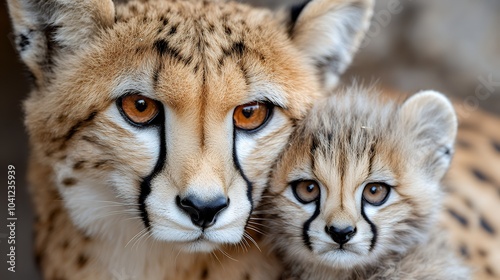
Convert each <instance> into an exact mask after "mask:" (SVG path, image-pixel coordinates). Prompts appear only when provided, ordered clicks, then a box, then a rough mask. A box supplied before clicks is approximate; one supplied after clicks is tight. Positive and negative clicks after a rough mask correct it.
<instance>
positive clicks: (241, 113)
mask: <svg viewBox="0 0 500 280" xmlns="http://www.w3.org/2000/svg"><path fill="white" fill-rule="evenodd" d="M270 111H271V109H270V106H269V105H268V104H265V103H261V102H251V103H247V104H243V105H240V106H238V107H236V109H234V114H233V122H234V126H236V127H237V128H239V129H243V130H248V131H249V130H254V129H257V128H259V127H261V126H262V125H263V124H264V123H265V122H266V121H267V119H268V118H269V113H270Z"/></svg>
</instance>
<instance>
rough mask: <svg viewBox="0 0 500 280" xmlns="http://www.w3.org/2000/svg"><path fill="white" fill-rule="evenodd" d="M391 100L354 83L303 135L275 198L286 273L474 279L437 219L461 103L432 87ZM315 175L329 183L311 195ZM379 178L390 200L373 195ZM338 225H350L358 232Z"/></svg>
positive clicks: (321, 109)
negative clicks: (369, 189)
mask: <svg viewBox="0 0 500 280" xmlns="http://www.w3.org/2000/svg"><path fill="white" fill-rule="evenodd" d="M381 99H382V98H381V97H378V96H377V95H376V93H374V90H365V89H360V88H348V89H346V90H345V92H343V93H338V94H335V95H333V96H331V97H329V98H327V99H325V100H320V101H318V103H317V104H316V105H315V106H314V108H313V109H312V110H311V112H310V113H309V114H308V116H307V117H306V118H305V119H304V120H303V121H301V122H299V124H298V126H297V129H296V131H295V132H294V133H293V135H292V137H291V143H290V145H289V146H288V147H287V148H286V150H285V152H284V154H283V156H282V157H281V159H280V160H279V162H278V164H277V166H276V169H275V170H274V172H273V173H274V175H273V179H272V180H271V182H270V183H271V186H270V189H269V194H268V195H267V196H266V197H267V198H268V200H267V201H266V202H267V204H266V206H265V208H266V209H267V210H266V211H267V212H268V214H269V215H268V217H267V218H266V221H268V223H269V226H270V227H271V228H272V229H273V230H271V231H270V232H269V244H271V245H272V246H273V247H274V248H275V250H276V251H277V252H278V255H279V256H280V257H281V258H283V259H284V262H285V264H286V268H285V272H284V278H285V279H469V272H468V270H467V268H466V267H465V266H464V265H463V264H462V263H461V262H460V259H459V257H458V256H456V255H455V253H454V252H453V250H452V249H451V248H450V247H449V244H447V237H446V233H445V232H444V231H443V230H442V229H441V226H440V225H439V224H438V223H437V217H438V214H439V213H440V212H439V209H440V206H441V204H442V187H441V184H440V181H441V179H442V178H443V176H444V174H445V172H446V170H447V168H448V166H449V163H450V160H451V156H452V153H453V144H454V141H455V135H456V131H457V120H456V116H455V113H454V110H453V107H452V105H451V103H450V102H449V101H448V100H447V99H446V98H445V97H443V95H441V94H439V93H436V92H432V91H427V92H421V93H418V94H416V95H415V96H412V97H411V98H409V99H408V100H406V101H405V102H404V103H403V104H401V105H399V104H397V103H395V102H388V101H382V100H381ZM307 180H314V181H315V182H316V183H317V185H318V186H317V188H319V190H320V193H319V197H318V198H317V199H316V200H314V201H311V202H309V203H305V202H303V201H302V202H301V201H300V200H299V199H298V195H297V193H296V192H295V191H294V186H297V184H298V182H303V181H307ZM370 183H377V184H385V185H387V186H389V192H388V195H387V196H386V197H385V198H384V200H382V201H381V202H380V203H381V204H371V203H369V202H368V201H367V200H366V199H365V198H364V196H363V190H364V188H365V186H366V185H367V184H370ZM332 228H336V229H350V230H349V232H350V235H349V239H346V240H345V241H339V240H340V239H336V237H335V236H334V234H333V233H332Z"/></svg>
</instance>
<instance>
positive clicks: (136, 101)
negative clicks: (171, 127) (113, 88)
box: [118, 94, 160, 125]
mask: <svg viewBox="0 0 500 280" xmlns="http://www.w3.org/2000/svg"><path fill="white" fill-rule="evenodd" d="M118 106H120V108H121V111H122V113H123V114H124V115H125V116H126V117H127V118H128V119H129V120H130V121H131V122H133V123H134V124H138V125H145V124H148V123H150V122H151V121H152V120H153V119H154V118H155V117H156V116H157V115H158V113H159V112H160V105H159V104H158V102H157V101H155V100H153V99H151V98H148V97H145V96H142V95H139V94H132V95H127V96H124V97H122V98H121V99H119V100H118Z"/></svg>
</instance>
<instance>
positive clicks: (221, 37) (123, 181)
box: [8, 0, 373, 279]
mask: <svg viewBox="0 0 500 280" xmlns="http://www.w3.org/2000/svg"><path fill="white" fill-rule="evenodd" d="M372 4H373V3H372V1H369V0H342V1H341V0H328V1H325V0H314V1H310V2H309V3H307V5H305V6H304V7H303V8H302V9H301V10H300V11H298V12H294V13H293V15H294V16H293V17H292V12H290V10H287V11H288V12H280V13H277V14H276V13H273V12H271V11H268V10H262V9H257V8H252V7H249V6H247V5H244V4H240V3H234V2H225V1H207V0H205V1H201V0H200V1H195V0H184V1H181V0H170V1H166V0H165V1H161V0H151V1H144V0H135V1H115V2H113V1H111V0H83V1H68V0H45V1H41V0H39V1H37V0H9V1H8V5H9V10H10V15H11V19H12V22H13V29H14V33H15V36H16V45H17V48H18V51H19V54H20V57H21V59H22V60H23V61H24V63H25V64H26V65H27V66H28V69H29V71H30V72H31V73H32V76H33V77H34V79H35V81H34V83H35V84H34V88H33V91H32V92H31V94H30V97H29V98H28V100H27V101H26V102H25V112H26V118H25V123H26V127H27V130H28V133H29V136H30V143H31V148H32V153H31V160H30V184H31V185H32V191H33V198H34V201H35V207H36V213H37V215H38V220H37V223H36V233H37V234H36V251H37V256H38V257H37V259H38V260H39V262H40V265H41V268H42V270H43V275H44V276H45V278H47V279H68V278H71V279H112V278H116V279H199V278H205V279H221V278H230V279H241V278H244V279H247V278H248V279H250V278H252V279H253V278H255V279H263V277H271V278H272V277H273V276H274V275H276V274H277V271H279V268H280V267H279V265H276V262H275V259H274V258H273V257H272V256H269V257H268V258H263V257H262V256H261V255H260V254H259V252H258V250H257V249H256V248H255V247H254V246H249V244H250V243H249V242H251V241H253V239H252V238H251V236H250V233H249V232H248V230H249V229H251V228H252V223H253V221H252V220H250V214H251V212H252V210H253V207H255V206H256V205H258V203H259V201H260V199H261V194H262V192H263V190H264V188H265V186H266V185H267V180H268V173H269V170H270V168H271V166H272V165H273V164H274V161H275V160H276V157H277V156H278V154H279V152H280V150H281V149H282V148H283V146H284V145H285V144H286V141H287V139H288V136H289V134H290V133H291V131H292V129H293V126H294V124H295V123H296V121H297V120H298V119H301V118H302V117H303V115H304V114H305V112H306V110H307V109H308V108H309V107H310V106H311V103H312V101H313V100H314V99H315V98H316V97H317V95H318V94H317V92H319V88H320V87H321V86H322V85H321V83H325V82H326V78H325V76H323V75H320V74H319V73H318V71H317V70H316V67H317V65H316V62H317V61H322V62H323V64H322V67H323V68H325V67H326V68H328V62H330V61H331V62H332V63H333V62H334V61H335V63H337V62H342V63H343V64H342V65H343V66H345V65H347V64H348V63H349V62H350V60H351V58H352V55H353V53H354V51H355V49H356V48H357V46H358V44H359V41H360V39H361V37H362V35H363V33H364V30H365V29H366V27H367V25H368V21H369V17H370V15H371V8H372ZM310 23H314V24H312V25H311V24H310ZM324 23H327V24H324ZM316 27H321V28H316ZM346 30H347V31H346ZM324 38H328V40H330V41H331V42H336V43H335V44H332V45H331V46H329V47H328V46H321V52H319V51H316V49H315V46H314V45H310V42H312V41H315V40H324ZM329 57H335V58H336V59H334V60H332V59H329ZM344 68H345V67H344ZM344 68H338V67H335V69H336V71H333V72H332V71H329V72H328V73H329V74H328V75H327V76H328V77H329V79H336V77H337V76H338V75H340V74H341V72H342V71H343V70H344ZM329 84H331V83H329ZM130 94H141V95H143V96H146V97H148V98H150V99H153V100H156V101H157V102H158V104H161V105H160V106H159V107H160V109H159V113H158V115H157V116H156V118H155V121H154V122H152V123H150V124H148V125H147V126H143V127H139V126H137V125H134V124H133V123H131V122H130V121H128V120H126V118H125V117H124V116H123V111H122V109H120V108H121V107H120V102H121V101H120V100H121V98H123V97H124V96H127V95H130ZM253 101H259V102H263V103H266V104H268V106H269V107H270V108H273V110H272V114H270V117H269V119H268V121H267V122H266V123H265V125H264V126H263V127H261V128H260V129H259V130H258V131H252V132H245V131H241V130H238V129H236V128H235V127H234V125H233V111H234V108H235V107H237V106H239V105H242V104H246V103H249V102H253ZM185 196H195V197H196V198H197V199H199V200H202V201H210V200H211V199H214V197H223V198H225V199H226V201H227V205H226V206H227V207H225V208H224V210H223V211H221V212H220V213H219V214H218V216H217V219H216V220H215V222H214V224H213V225H211V226H210V227H203V228H202V227H201V226H196V225H195V224H194V222H193V221H192V220H193V218H191V219H190V217H189V215H190V214H189V213H188V212H187V211H183V210H182V209H181V207H180V206H179V200H180V198H181V197H185ZM246 229H248V230H247V231H246ZM244 247H251V248H247V249H248V250H249V251H250V252H248V253H244V252H242V251H245V250H241V249H244ZM263 249H264V248H263ZM256 256H257V257H256ZM231 258H236V259H238V260H240V262H238V263H234V262H233V260H231ZM217 260H219V261H220V263H219V261H217ZM236 264H237V265H236ZM256 267H258V270H257V271H254V268H256Z"/></svg>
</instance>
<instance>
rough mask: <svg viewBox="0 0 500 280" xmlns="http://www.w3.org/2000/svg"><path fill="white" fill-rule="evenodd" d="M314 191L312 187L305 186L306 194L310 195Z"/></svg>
mask: <svg viewBox="0 0 500 280" xmlns="http://www.w3.org/2000/svg"><path fill="white" fill-rule="evenodd" d="M313 191H314V185H309V186H307V192H308V193H312V192H313Z"/></svg>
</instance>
